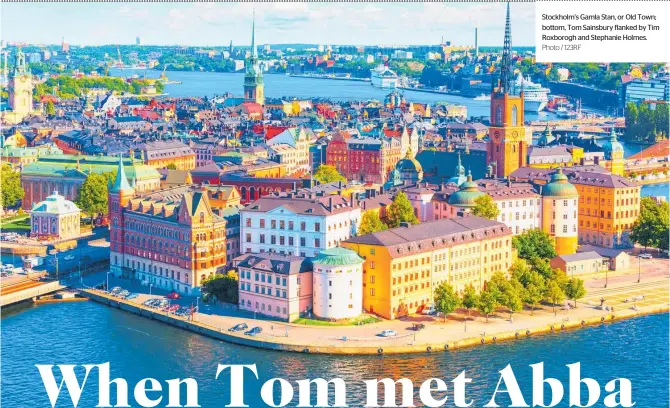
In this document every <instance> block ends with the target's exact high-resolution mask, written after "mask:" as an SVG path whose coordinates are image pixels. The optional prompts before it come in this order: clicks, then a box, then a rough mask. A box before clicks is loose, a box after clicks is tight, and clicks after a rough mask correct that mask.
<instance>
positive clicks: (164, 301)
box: [156, 299, 170, 309]
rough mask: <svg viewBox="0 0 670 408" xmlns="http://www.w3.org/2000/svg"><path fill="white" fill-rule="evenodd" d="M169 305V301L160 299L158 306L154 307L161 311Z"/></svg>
mask: <svg viewBox="0 0 670 408" xmlns="http://www.w3.org/2000/svg"><path fill="white" fill-rule="evenodd" d="M169 304H170V301H169V300H167V299H160V300H159V301H158V304H157V305H156V307H157V308H160V309H162V308H164V307H166V306H167V305H169Z"/></svg>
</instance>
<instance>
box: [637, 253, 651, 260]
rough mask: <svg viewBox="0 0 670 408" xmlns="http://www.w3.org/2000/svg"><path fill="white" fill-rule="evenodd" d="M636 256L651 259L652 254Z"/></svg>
mask: <svg viewBox="0 0 670 408" xmlns="http://www.w3.org/2000/svg"><path fill="white" fill-rule="evenodd" d="M638 258H641V259H651V258H652V256H651V254H640V255H639V256H638Z"/></svg>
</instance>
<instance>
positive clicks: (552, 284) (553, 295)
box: [547, 280, 565, 316]
mask: <svg viewBox="0 0 670 408" xmlns="http://www.w3.org/2000/svg"><path fill="white" fill-rule="evenodd" d="M564 299H565V292H563V289H561V287H560V286H559V285H558V283H556V281H553V280H550V281H549V283H548V284H547V300H549V301H550V302H551V303H552V306H553V309H554V316H555V315H556V304H557V303H560V302H562V301H563V300H564Z"/></svg>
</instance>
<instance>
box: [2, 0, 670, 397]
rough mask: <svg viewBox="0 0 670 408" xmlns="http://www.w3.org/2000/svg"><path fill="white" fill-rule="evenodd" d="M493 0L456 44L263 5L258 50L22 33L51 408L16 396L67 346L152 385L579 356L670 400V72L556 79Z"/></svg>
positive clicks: (21, 299) (34, 293) (42, 355)
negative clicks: (356, 37) (353, 38)
mask: <svg viewBox="0 0 670 408" xmlns="http://www.w3.org/2000/svg"><path fill="white" fill-rule="evenodd" d="M26 7H28V6H26ZM226 7H228V6H227V5H226ZM229 7H236V6H234V5H230V6H229ZM305 7H306V11H305V12H311V13H315V12H316V10H320V9H318V7H319V6H314V7H316V8H314V9H310V8H309V7H311V4H310V5H309V7H308V5H305ZM473 7H474V6H473ZM496 7H497V8H495V9H493V11H494V12H495V14H482V15H486V16H491V17H492V18H494V19H495V24H493V26H491V24H489V23H483V22H477V21H474V20H472V21H467V22H463V25H462V26H460V28H459V32H460V34H459V35H458V38H459V40H458V41H457V42H454V43H452V42H451V41H450V40H449V39H448V38H444V37H442V38H436V39H432V38H427V37H426V36H425V35H424V36H423V37H422V38H423V39H424V42H425V44H416V45H385V44H382V43H379V44H372V43H370V44H367V45H363V44H356V45H347V44H338V42H337V40H336V39H334V40H333V42H332V43H331V44H326V43H321V44H318V43H317V44H314V43H308V42H306V41H310V37H309V36H304V37H300V38H293V37H290V36H287V35H281V36H280V35H279V34H277V36H275V37H272V38H268V35H270V34H271V33H272V29H271V28H269V27H263V25H264V24H266V23H267V24H275V23H274V22H273V21H274V20H272V19H271V18H270V17H268V15H267V14H262V13H260V15H256V13H255V11H253V10H251V11H250V10H247V9H244V10H245V13H246V12H248V13H247V15H242V16H240V17H239V19H238V20H240V21H243V22H244V26H245V30H246V31H245V32H244V36H243V38H246V40H244V41H243V42H242V43H240V44H236V43H234V42H233V41H232V39H231V40H228V39H224V38H221V37H219V38H218V39H217V40H214V39H211V40H210V43H211V44H213V45H211V46H206V47H204V46H203V47H201V46H196V45H155V44H149V43H147V42H146V41H145V40H144V38H143V37H142V35H140V34H137V35H135V34H134V33H128V32H127V31H123V32H117V33H116V34H115V35H116V36H119V37H122V36H131V35H132V37H133V39H132V41H131V40H129V39H124V40H122V41H121V40H120V43H119V44H102V45H100V44H98V45H84V44H82V45H79V44H75V43H74V41H73V43H72V44H70V43H69V42H68V40H67V38H65V37H64V36H62V35H59V33H58V28H54V29H53V31H52V32H51V33H50V34H49V35H50V38H51V40H50V43H37V42H32V41H18V40H14V39H13V37H12V40H11V41H6V40H4V39H3V40H2V44H1V53H2V59H1V65H2V67H1V68H2V69H1V78H0V79H1V81H0V82H1V85H2V88H1V91H0V92H1V99H0V115H1V120H2V134H1V136H0V148H1V152H0V162H1V165H2V178H1V184H0V193H1V196H2V205H1V207H0V239H1V243H0V248H1V249H2V266H1V272H0V273H1V289H0V306H1V307H2V329H1V330H2V331H1V334H2V337H3V342H2V343H3V344H2V354H3V367H2V383H3V387H2V388H3V392H2V400H4V402H5V403H6V404H7V406H29V405H30V406H32V405H31V404H30V402H31V401H38V402H37V404H38V405H37V406H49V401H48V398H47V396H46V394H44V393H43V392H42V391H43V390H34V389H28V388H25V387H21V386H20V385H19V384H20V383H22V382H25V381H33V380H34V379H35V378H37V379H38V380H39V376H38V375H37V372H36V370H35V368H34V367H35V364H45V363H48V364H54V361H53V358H54V357H53V355H54V354H56V355H57V357H58V358H57V361H58V362H66V361H67V359H65V358H66V357H67V358H69V359H70V360H75V361H76V362H82V361H88V360H87V359H91V358H92V359H94V360H95V359H97V360H100V362H105V361H111V362H112V364H117V365H118V366H119V368H118V372H116V374H115V375H124V376H129V377H133V376H137V379H138V380H139V379H141V378H144V377H150V376H153V377H156V376H159V375H161V373H166V372H167V371H173V372H174V371H177V372H178V371H179V370H183V372H187V373H193V372H196V373H199V372H201V371H203V370H209V369H211V367H207V364H209V363H211V361H214V360H216V362H220V361H221V360H222V359H225V360H226V361H234V362H238V363H239V362H240V361H247V360H249V361H251V362H254V363H258V364H261V372H262V373H264V374H265V375H269V376H271V377H273V376H274V377H279V376H282V375H283V376H284V377H285V378H291V379H299V378H304V377H305V376H306V375H307V373H309V374H310V375H317V376H321V377H326V378H327V377H328V376H329V375H330V376H332V375H333V374H336V375H337V376H343V377H349V378H354V377H356V376H357V375H358V374H359V373H361V372H362V373H366V374H368V375H371V376H378V377H379V378H382V377H384V375H392V374H389V373H395V375H396V376H397V375H398V374H397V373H400V374H401V375H400V377H398V378H401V377H403V376H406V377H409V378H413V379H416V380H417V381H418V380H419V379H421V380H423V379H425V378H427V377H430V376H431V374H430V372H428V371H426V367H428V366H434V367H437V368H439V370H441V371H440V373H444V374H445V375H446V374H447V373H457V372H458V371H460V370H459V369H458V367H463V366H465V365H469V366H472V365H477V366H481V367H491V366H492V365H496V367H497V366H498V365H499V366H500V368H503V367H504V365H506V364H508V362H513V361H515V362H517V364H520V365H525V366H526V367H527V366H528V365H529V364H533V363H535V362H537V361H545V362H547V361H553V362H555V363H556V364H558V365H563V366H564V365H565V364H569V363H572V362H574V361H580V359H581V361H582V367H584V365H585V361H586V362H589V363H590V364H591V365H592V368H591V369H590V371H588V374H589V375H590V376H592V377H594V378H603V379H604V378H609V376H610V375H614V376H618V377H627V378H633V379H638V380H639V381H643V379H644V381H646V385H645V387H647V388H650V389H657V390H659V391H660V392H658V393H656V392H654V393H638V394H637V395H636V397H637V402H638V406H642V407H651V406H667V405H668V392H667V391H668V383H667V381H666V380H667V378H668V299H669V294H668V290H669V286H668V278H669V276H670V275H669V274H670V261H669V260H668V249H669V248H668V245H669V243H668V239H669V235H670V222H669V219H668V218H669V215H670V210H669V207H668V200H669V199H670V198H669V193H670V187H669V184H668V183H669V182H670V168H669V166H670V162H669V160H670V159H669V156H670V141H669V139H668V131H669V130H668V127H669V121H670V119H669V116H668V111H669V106H670V105H669V104H670V65H668V64H665V65H664V64H654V63H638V62H631V63H626V64H624V63H617V64H614V63H607V62H594V63H588V64H574V63H570V64H567V63H566V64H558V63H553V64H550V63H540V62H537V61H536V60H535V47H534V46H532V42H531V41H530V40H528V39H526V38H519V39H517V33H518V32H521V30H522V29H521V28H517V27H516V26H515V25H514V24H513V23H514V22H515V21H517V20H515V19H517V18H518V19H521V18H522V17H520V16H515V14H514V13H515V11H516V10H517V7H519V8H521V7H523V5H517V4H509V3H507V4H506V5H504V6H503V5H502V4H501V5H499V6H498V5H497V6H496ZM231 10H232V9H231ZM301 10H302V8H301V9H300V10H298V11H296V10H291V13H298V14H299V13H300V12H301ZM468 10H469V9H467V8H465V9H464V11H461V12H463V13H466V12H468ZM238 12H239V10H238ZM149 13H150V12H149ZM486 13H493V12H491V11H486ZM291 16H292V19H288V17H287V21H290V24H296V23H295V21H301V20H300V18H298V17H296V16H295V15H293V14H291ZM523 18H526V16H525V15H524V16H523ZM531 21H532V20H531ZM102 23H104V22H101V24H102ZM247 23H248V24H247ZM471 23H472V24H471ZM72 24H76V21H75V17H73V20H72ZM105 24H106V23H105ZM375 24H380V26H383V24H382V23H380V22H377V23H375ZM481 27H486V30H485V31H486V34H485V35H484V36H483V35H482V31H483V30H482V28H481ZM491 27H496V28H495V30H494V29H493V28H491ZM389 29H390V28H389ZM277 30H278V31H277V32H278V33H279V32H281V30H282V29H280V28H277ZM523 30H525V28H524V29H523ZM436 32H437V31H436ZM493 32H494V33H495V35H493V34H492V33H493ZM523 32H524V33H526V31H523ZM259 33H263V34H264V36H263V37H262V36H261V35H259ZM363 33H364V32H363ZM465 33H467V34H465ZM3 34H4V33H3ZM12 35H14V34H12ZM152 35H154V34H152ZM363 35H364V34H363ZM528 35H531V34H528ZM319 36H321V34H319ZM482 37H484V38H486V42H482ZM124 38H125V37H124ZM128 38H130V37H128ZM154 38H155V35H154ZM235 38H240V37H235ZM319 38H320V37H319ZM467 38H469V39H470V40H467ZM279 39H282V41H284V40H283V39H286V42H285V43H283V44H279V43H277V42H278V41H279ZM170 41H171V40H170ZM237 41H242V40H237ZM361 41H363V40H361ZM189 42H190V41H189ZM394 42H395V41H394ZM517 42H519V43H520V44H524V45H523V46H517V45H515V44H516V43H517ZM528 44H530V45H528ZM496 343H500V344H501V345H502V344H505V345H506V346H507V348H505V349H503V348H501V347H500V345H497V344H496ZM627 345H629V346H627ZM548 349H550V350H553V353H554V354H555V355H553V356H551V359H554V360H551V359H550V357H549V356H548V355H547V354H548V353H547V350H548ZM28 350H29V351H30V352H27V353H26V352H25V351H28ZM454 350H459V352H458V353H454V352H453V351H454ZM596 350H605V351H606V352H601V351H597V352H596ZM438 352H439V353H438ZM296 353H300V354H296ZM430 353H432V354H430ZM312 354H322V355H321V356H318V357H317V356H312ZM340 355H347V356H348V357H346V358H345V357H344V356H340ZM380 355H382V356H384V358H385V360H383V361H385V362H386V365H384V363H383V362H381V360H378V358H379V356H380ZM372 356H374V357H372ZM447 356H449V357H447ZM452 356H453V357H452ZM60 358H63V359H65V360H64V361H61V360H60ZM40 359H41V360H40ZM623 361H625V362H623ZM650 361H653V362H655V363H656V362H657V363H658V367H654V370H656V371H655V374H653V375H650V374H649V372H647V371H644V370H641V369H640V367H644V366H645V365H646V364H647V363H648V362H650ZM214 364H216V363H214ZM203 367H206V368H203ZM393 367H397V371H396V369H394V368H393ZM617 370H618V371H617ZM493 374H495V373H493ZM165 375H170V374H165ZM528 376H530V374H528ZM650 377H651V379H650ZM165 378H172V377H165ZM631 381H634V380H631ZM206 387H209V388H210V389H215V388H216V384H215V383H214V382H212V383H208V384H207V385H206ZM485 387H494V388H495V375H493V377H492V378H487V379H486V382H485ZM214 394H216V393H214ZM353 395H354V397H352V398H354V399H352V400H351V401H350V403H351V405H352V406H362V405H363V401H362V400H360V401H359V400H356V399H355V394H353ZM215 396H216V395H215ZM224 400H225V399H224ZM65 401H67V400H65ZM81 401H82V402H84V401H85V406H93V405H94V404H95V403H96V401H97V399H96V398H95V397H94V396H93V395H88V394H86V393H84V394H83V395H82V400H81ZM215 401H217V402H215ZM219 402H220V401H219V400H216V399H213V400H208V401H204V404H202V406H207V407H209V406H216V404H217V403H219ZM254 404H256V405H257V406H259V405H258V404H261V402H260V401H252V406H254ZM357 404H358V405H357Z"/></svg>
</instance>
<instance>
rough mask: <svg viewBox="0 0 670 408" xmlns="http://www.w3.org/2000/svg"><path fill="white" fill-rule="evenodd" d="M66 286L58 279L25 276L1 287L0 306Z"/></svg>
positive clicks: (29, 298)
mask: <svg viewBox="0 0 670 408" xmlns="http://www.w3.org/2000/svg"><path fill="white" fill-rule="evenodd" d="M62 289H65V286H63V285H61V283H60V282H59V281H57V280H54V281H48V280H40V279H38V278H32V279H31V278H24V279H20V280H18V281H13V282H10V283H9V284H7V285H3V286H2V288H0V308H2V307H6V306H10V305H13V304H16V303H20V302H25V301H28V300H33V299H37V298H38V297H39V296H42V295H47V294H50V293H54V292H58V291H59V290H62Z"/></svg>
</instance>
